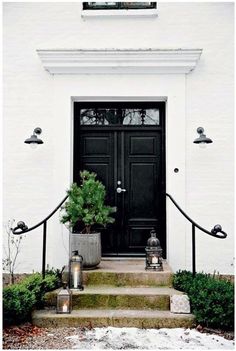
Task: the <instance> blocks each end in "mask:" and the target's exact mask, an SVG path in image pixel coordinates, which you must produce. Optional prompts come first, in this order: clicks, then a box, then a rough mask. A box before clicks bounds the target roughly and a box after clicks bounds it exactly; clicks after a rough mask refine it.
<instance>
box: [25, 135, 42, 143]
mask: <svg viewBox="0 0 236 351" xmlns="http://www.w3.org/2000/svg"><path fill="white" fill-rule="evenodd" d="M25 143H26V144H43V141H42V140H41V139H39V138H38V137H37V135H34V134H33V135H31V137H30V138H28V139H26V140H25Z"/></svg>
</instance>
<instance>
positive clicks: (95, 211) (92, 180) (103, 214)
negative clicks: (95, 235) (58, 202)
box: [60, 171, 116, 233]
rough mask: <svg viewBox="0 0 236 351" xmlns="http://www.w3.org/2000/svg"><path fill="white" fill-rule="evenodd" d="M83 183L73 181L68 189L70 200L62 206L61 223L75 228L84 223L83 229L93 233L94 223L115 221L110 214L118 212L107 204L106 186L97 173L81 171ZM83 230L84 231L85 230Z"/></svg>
mask: <svg viewBox="0 0 236 351" xmlns="http://www.w3.org/2000/svg"><path fill="white" fill-rule="evenodd" d="M80 177H81V185H80V186H78V185H77V184H76V183H73V184H72V185H71V187H70V189H69V190H67V194H68V196H69V197H68V200H67V201H66V203H65V204H64V205H63V206H62V210H63V213H62V216H61V219H60V221H61V223H64V224H67V225H68V226H69V228H71V229H72V228H73V227H74V226H75V225H76V224H78V223H82V224H83V225H84V229H83V231H85V232H86V233H91V228H92V226H93V225H94V224H100V225H102V226H106V224H108V223H113V222H114V218H112V217H110V214H112V213H114V212H116V208H115V207H110V206H106V205H105V196H106V191H105V186H104V185H103V184H102V183H101V182H100V181H99V180H96V177H97V175H96V173H93V172H91V173H90V172H88V171H83V172H80ZM83 231H82V232H83Z"/></svg>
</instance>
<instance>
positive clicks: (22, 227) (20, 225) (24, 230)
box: [12, 195, 68, 278]
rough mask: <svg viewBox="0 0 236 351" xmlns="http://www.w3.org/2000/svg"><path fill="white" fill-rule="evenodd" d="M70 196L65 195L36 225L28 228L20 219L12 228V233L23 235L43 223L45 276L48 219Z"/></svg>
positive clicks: (43, 268)
mask: <svg viewBox="0 0 236 351" xmlns="http://www.w3.org/2000/svg"><path fill="white" fill-rule="evenodd" d="M67 198H68V195H67V196H66V197H64V199H63V200H62V201H61V202H60V203H59V205H58V206H57V207H56V208H55V209H54V210H53V211H52V212H51V213H50V214H49V215H48V216H47V217H46V218H44V219H43V220H42V221H41V222H39V223H38V224H36V225H34V226H33V227H31V228H28V226H27V225H26V224H25V222H23V221H19V222H18V223H17V226H16V227H15V228H12V233H13V234H15V235H21V234H25V233H28V232H30V231H31V230H34V229H36V228H38V227H40V226H41V225H43V250H42V276H43V278H45V268H46V242H47V221H48V220H49V219H50V218H51V217H52V216H53V215H54V213H55V212H57V210H58V209H59V208H60V207H61V205H62V204H63V203H64V202H65V201H66V199H67Z"/></svg>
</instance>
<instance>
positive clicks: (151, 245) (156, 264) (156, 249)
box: [145, 230, 163, 271]
mask: <svg viewBox="0 0 236 351" xmlns="http://www.w3.org/2000/svg"><path fill="white" fill-rule="evenodd" d="M150 234H151V236H150V238H149V239H148V241H147V246H146V248H145V251H146V268H145V269H154V270H156V271H163V265H162V248H161V246H160V241H159V239H157V236H156V232H155V230H151V232H150Z"/></svg>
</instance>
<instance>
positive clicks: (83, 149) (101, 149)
mask: <svg viewBox="0 0 236 351" xmlns="http://www.w3.org/2000/svg"><path fill="white" fill-rule="evenodd" d="M82 111H83V110H82ZM77 114H78V112H77ZM79 116H80V124H79V126H77V127H79V128H75V149H74V154H75V158H74V161H75V165H74V180H75V181H77V182H78V181H79V171H80V170H84V169H86V170H88V171H93V172H95V173H97V175H98V179H99V180H101V181H102V182H103V184H104V185H105V187H106V193H107V195H106V202H107V204H109V205H111V206H116V207H117V212H116V214H115V223H114V224H112V225H109V226H108V227H107V228H106V229H102V228H99V229H100V230H101V232H102V250H103V255H104V256H116V255H120V256H140V255H144V253H145V251H144V248H145V246H146V243H147V239H148V237H149V236H150V230H151V229H153V228H155V229H156V231H157V234H158V237H159V238H160V241H161V245H162V247H163V249H164V250H165V196H164V190H165V189H164V188H165V182H164V169H163V161H164V159H163V157H164V155H163V129H162V128H161V127H160V126H156V125H148V126H147V125H138V126H137V125H134V126H133V125H117V124H115V125H114V124H112V125H104V124H103V125H98V124H95V125H94V124H93V125H87V124H81V109H80V110H79Z"/></svg>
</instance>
